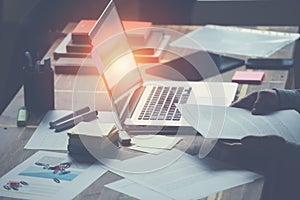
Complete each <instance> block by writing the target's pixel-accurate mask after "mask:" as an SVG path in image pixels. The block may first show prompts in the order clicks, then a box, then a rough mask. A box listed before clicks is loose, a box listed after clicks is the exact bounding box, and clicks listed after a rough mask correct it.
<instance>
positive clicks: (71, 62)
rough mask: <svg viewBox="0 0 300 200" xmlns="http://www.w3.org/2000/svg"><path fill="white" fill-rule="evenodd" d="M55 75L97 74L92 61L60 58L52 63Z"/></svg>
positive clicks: (88, 59) (89, 59)
mask: <svg viewBox="0 0 300 200" xmlns="http://www.w3.org/2000/svg"><path fill="white" fill-rule="evenodd" d="M54 69H55V73H56V74H77V73H80V74H98V70H97V68H96V65H95V64H94V62H93V60H92V59H91V58H90V57H89V58H65V57H61V58H59V59H57V60H56V61H55V62H54Z"/></svg>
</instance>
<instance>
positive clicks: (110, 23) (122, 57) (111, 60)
mask: <svg viewBox="0 0 300 200" xmlns="http://www.w3.org/2000/svg"><path fill="white" fill-rule="evenodd" d="M89 35H90V37H91V39H92V44H93V50H92V58H93V60H94V61H95V62H96V65H97V68H98V71H99V73H100V74H101V76H102V78H103V81H104V83H105V85H106V88H107V90H108V92H109V93H110V96H111V98H112V103H113V109H114V110H115V112H117V114H118V116H119V117H120V119H121V120H122V119H123V118H124V114H125V109H126V107H127V104H128V103H129V99H130V97H131V96H130V95H132V93H133V91H134V90H135V89H136V88H138V87H139V86H140V85H141V84H142V77H141V74H140V72H139V69H138V67H137V64H136V62H135V60H134V56H133V53H132V51H131V48H130V46H129V44H128V41H127V37H126V33H125V31H124V28H123V25H122V22H121V20H120V17H119V15H118V12H117V9H116V6H115V4H114V2H113V1H110V2H109V4H108V5H107V7H106V8H105V10H104V11H103V13H102V15H101V16H100V17H99V19H98V20H97V22H96V24H95V25H94V27H93V29H92V30H91V32H90V34H89Z"/></svg>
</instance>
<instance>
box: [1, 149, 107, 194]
mask: <svg viewBox="0 0 300 200" xmlns="http://www.w3.org/2000/svg"><path fill="white" fill-rule="evenodd" d="M64 162H70V163H71V166H70V167H69V168H67V169H66V171H69V173H66V174H61V171H58V172H57V173H53V172H54V170H53V169H46V168H44V167H43V166H41V165H37V164H36V163H43V164H46V163H47V164H49V165H50V167H53V166H57V165H59V164H61V163H64ZM105 172H107V170H105V169H103V168H102V167H101V165H99V164H94V165H91V164H79V163H76V162H72V160H71V159H70V158H69V157H68V155H67V154H64V153H55V152H46V151H39V152H37V153H35V154H34V155H33V156H31V157H30V158H28V159H27V160H25V161H24V162H23V163H21V164H20V165H18V166H17V167H15V168H14V169H12V170H11V171H10V172H8V173H7V174H5V175H4V176H3V177H1V178H0V185H1V187H0V196H4V197H12V198H21V199H37V200H44V199H45V200H50V199H51V200H52V199H72V198H74V197H75V196H76V195H78V194H79V193H80V192H82V191H83V190H84V189H85V188H87V187H88V186H89V185H90V184H92V183H93V182H94V181H96V180H97V179H98V178H99V177H101V176H102V175H103V174H104V173H105ZM54 178H56V179H57V180H59V181H58V182H59V183H58V182H55V181H54ZM9 181H16V182H20V181H25V182H26V183H28V185H23V184H19V185H20V186H21V187H18V190H14V189H12V188H10V189H9V190H8V189H5V188H4V187H3V186H5V185H7V183H8V182H9Z"/></svg>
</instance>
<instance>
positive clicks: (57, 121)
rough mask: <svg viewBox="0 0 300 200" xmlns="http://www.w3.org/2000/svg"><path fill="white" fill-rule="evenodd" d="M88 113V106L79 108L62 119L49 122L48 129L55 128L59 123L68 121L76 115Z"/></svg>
mask: <svg viewBox="0 0 300 200" xmlns="http://www.w3.org/2000/svg"><path fill="white" fill-rule="evenodd" d="M89 111H90V108H89V107H88V106H86V107H84V108H81V109H79V110H76V111H74V112H73V113H71V114H69V115H66V116H64V117H62V118H59V119H57V120H55V121H53V122H49V126H50V129H52V128H55V126H56V125H58V124H59V123H61V122H64V121H66V120H69V119H72V118H73V117H76V116H78V115H81V114H83V113H86V112H89Z"/></svg>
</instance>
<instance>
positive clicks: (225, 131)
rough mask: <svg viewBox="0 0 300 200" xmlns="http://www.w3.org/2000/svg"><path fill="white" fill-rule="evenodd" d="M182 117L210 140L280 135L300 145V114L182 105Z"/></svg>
mask: <svg viewBox="0 0 300 200" xmlns="http://www.w3.org/2000/svg"><path fill="white" fill-rule="evenodd" d="M179 109H180V110H181V113H182V116H183V117H184V118H185V120H186V121H187V122H189V123H190V124H191V126H193V127H194V128H195V129H196V130H197V131H198V132H199V133H201V134H202V135H203V136H204V137H206V138H222V139H241V138H243V137H245V136H248V135H255V136H264V135H279V136H281V137H283V138H284V139H286V140H287V141H289V142H293V143H296V144H300V134H299V130H300V123H299V122H300V114H299V113H298V112H296V111H295V110H281V111H277V112H273V113H272V114H269V115H252V114H251V112H250V111H248V110H245V109H240V108H234V107H219V106H203V105H188V104H186V105H183V104H182V105H180V106H179Z"/></svg>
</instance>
